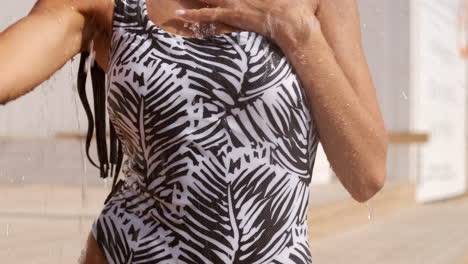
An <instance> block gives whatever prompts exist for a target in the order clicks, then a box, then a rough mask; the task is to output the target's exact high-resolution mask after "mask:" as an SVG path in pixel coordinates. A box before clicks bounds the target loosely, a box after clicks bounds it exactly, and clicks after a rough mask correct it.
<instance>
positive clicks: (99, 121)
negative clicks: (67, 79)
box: [77, 51, 123, 204]
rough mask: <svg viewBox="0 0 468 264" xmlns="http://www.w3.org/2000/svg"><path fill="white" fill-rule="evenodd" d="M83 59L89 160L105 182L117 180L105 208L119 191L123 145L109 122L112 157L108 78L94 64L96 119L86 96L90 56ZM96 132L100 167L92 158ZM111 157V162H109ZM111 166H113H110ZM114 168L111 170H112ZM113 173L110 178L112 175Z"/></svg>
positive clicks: (80, 89)
mask: <svg viewBox="0 0 468 264" xmlns="http://www.w3.org/2000/svg"><path fill="white" fill-rule="evenodd" d="M80 55H81V57H80V66H79V69H78V78H77V82H78V83H77V88H78V95H79V97H80V101H81V103H82V104H83V107H84V110H85V112H86V116H87V118H88V132H87V135H86V156H87V157H88V160H89V161H90V162H91V164H92V165H93V166H94V167H96V168H98V169H99V171H100V177H101V178H103V179H105V178H108V177H111V178H112V177H113V178H114V180H113V181H112V188H111V191H110V193H109V194H108V196H107V197H106V199H105V201H104V204H106V203H107V202H108V201H109V199H110V198H111V197H112V194H114V192H115V191H116V190H117V189H118V185H119V184H120V183H117V178H118V174H119V171H120V167H121V165H122V159H123V152H122V142H120V140H119V139H118V137H117V136H116V133H115V128H114V126H113V125H112V123H111V122H110V121H109V152H110V153H109V154H108V151H107V137H106V74H105V72H104V71H103V70H102V69H101V68H100V67H99V65H97V63H93V64H92V66H91V80H92V85H93V86H92V88H93V98H94V117H93V113H92V111H91V107H90V106H89V102H88V97H87V95H86V79H87V76H88V72H87V71H86V61H87V59H88V58H89V55H90V54H89V52H87V51H84V52H82V53H81V54H80ZM94 128H96V133H95V134H96V147H97V154H98V159H99V165H97V164H96V163H95V162H94V161H93V159H91V157H90V155H89V148H90V143H91V139H92V137H93V132H94ZM108 157H109V158H108ZM109 163H110V164H109ZM109 165H110V166H109ZM109 173H110V175H109Z"/></svg>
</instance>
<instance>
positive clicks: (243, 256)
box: [0, 0, 387, 264]
mask: <svg viewBox="0 0 468 264" xmlns="http://www.w3.org/2000/svg"><path fill="white" fill-rule="evenodd" d="M178 9H182V10H185V14H181V13H183V12H180V11H178V12H177V13H176V12H175V11H176V10H178ZM184 23H189V24H192V25H197V23H199V25H202V26H204V27H206V26H208V25H210V24H215V25H216V29H215V30H211V32H210V33H204V34H203V33H202V34H201V35H200V33H199V32H193V31H191V30H189V29H186V28H185V27H184V26H183V24H184ZM44 29H47V30H44ZM202 31H203V30H202ZM92 41H93V42H92ZM24 43H28V44H29V43H34V45H25V44H24ZM91 43H94V48H95V50H96V61H97V64H98V65H97V66H95V67H93V70H92V74H93V76H94V77H93V80H94V81H93V84H94V90H95V93H94V96H97V97H100V99H99V100H97V101H98V102H101V103H97V104H96V105H95V107H96V108H95V114H96V124H97V125H98V126H100V128H99V131H100V132H99V133H96V134H97V138H98V140H100V141H101V143H100V146H101V147H98V155H99V157H100V163H101V166H100V168H101V175H103V176H106V175H107V173H108V172H109V170H108V167H107V164H108V162H107V151H106V148H105V147H104V146H105V143H103V142H102V141H103V138H104V136H103V135H104V133H103V130H104V129H105V122H104V119H103V117H102V112H103V110H102V107H103V103H102V102H104V101H103V99H102V98H103V96H102V94H104V93H105V95H106V96H105V97H106V98H107V99H108V106H107V110H108V113H109V118H110V121H111V127H110V130H111V138H112V137H114V139H113V140H112V139H111V141H112V142H114V143H112V145H111V149H112V150H111V152H112V153H113V154H111V160H112V162H111V163H112V164H116V165H117V168H116V169H115V171H116V172H118V170H119V168H118V165H119V163H120V161H121V154H122V152H123V153H125V154H126V155H127V156H128V159H126V161H125V162H124V167H123V172H124V174H125V178H124V180H121V181H119V183H117V184H115V186H114V187H115V188H113V191H112V192H111V194H110V195H109V197H108V198H109V199H108V200H106V203H105V207H104V209H103V211H102V212H101V214H100V215H99V217H98V218H97V219H96V221H95V222H94V224H93V227H92V232H91V233H90V236H89V239H88V244H87V248H86V249H87V250H86V253H85V254H84V256H83V259H82V261H83V263H86V264H90V263H111V264H112V263H236V264H238V263H312V256H311V254H310V251H309V244H308V240H307V219H306V216H307V205H308V197H309V184H310V181H311V177H312V175H311V173H312V168H313V164H314V159H315V152H316V147H317V144H318V139H319V135H320V142H321V143H322V145H323V147H324V150H325V153H326V155H327V157H328V160H329V161H330V163H331V165H332V167H333V169H334V171H335V173H336V175H337V177H338V178H339V179H340V181H341V183H342V184H343V186H344V187H345V188H346V189H347V190H348V192H349V193H350V194H351V195H352V197H353V198H354V199H355V200H356V201H358V202H365V201H367V200H369V199H370V198H371V197H372V196H374V195H375V193H377V192H378V191H379V190H380V189H381V188H382V187H383V185H384V182H385V178H386V165H385V164H386V163H385V162H386V153H387V139H386V133H385V128H384V122H383V120H382V116H381V113H380V109H379V106H378V103H377V99H376V94H375V88H374V87H373V84H372V79H371V76H370V73H369V70H368V67H367V63H366V61H365V57H364V54H363V50H362V45H361V36H360V28H359V16H358V10H357V6H356V3H355V1H354V0H345V1H343V0H326V1H324V0H320V1H319V0H296V2H295V3H294V4H292V3H291V1H290V0H275V1H273V2H272V1H263V0H236V1H234V0H199V1H198V0H180V1H173V0H115V1H114V0H102V1H96V0H80V1H74V0H41V1H38V2H37V4H36V5H35V6H34V8H33V9H32V11H31V13H30V14H29V15H28V16H27V17H25V18H23V19H22V20H20V21H18V22H17V23H16V24H14V25H12V26H11V27H10V28H8V29H7V30H6V31H4V32H3V33H2V34H1V35H0V56H1V58H2V60H1V62H0V74H1V75H0V76H1V78H0V89H1V90H0V99H1V100H0V102H1V103H3V104H4V103H6V102H8V101H11V100H14V99H16V98H18V97H19V96H21V95H23V94H25V93H26V92H28V91H30V90H31V89H33V87H36V86H37V85H38V84H40V83H41V82H43V81H44V80H46V79H47V78H48V77H49V76H50V75H51V74H53V73H54V72H55V71H57V70H58V69H59V68H60V67H62V66H63V65H64V64H65V63H66V62H67V61H68V60H69V59H70V58H72V57H73V56H74V55H76V54H78V53H80V52H82V53H83V57H82V63H81V69H83V65H84V59H85V58H86V57H87V55H88V54H89V53H88V52H89V51H90V50H89V48H88V47H89V46H90V44H91ZM18 50H21V52H18ZM57 51H61V52H57ZM6 62H8V63H6ZM104 72H105V73H106V76H107V80H108V82H107V86H105V88H104V83H103V78H102V77H103V74H104ZM79 79H80V87H81V91H82V92H81V93H80V95H81V99H82V101H83V104H84V106H85V108H86V109H87V112H90V109H89V108H88V107H87V101H86V96H83V95H85V94H84V93H83V86H84V82H83V80H85V72H84V71H80V76H79ZM18 80H21V81H18ZM99 107H101V108H99ZM99 109H101V110H99ZM99 112H100V113H101V115H100V117H99V118H97V116H98V115H99ZM98 119H99V120H98ZM90 121H92V119H90ZM92 125H93V123H92V122H90V127H92ZM97 130H98V129H97ZM91 131H92V129H91ZM113 135H114V136H113ZM116 138H117V139H116ZM120 143H121V145H120ZM98 144H99V143H98ZM116 153H117V154H116ZM112 170H113V169H112ZM112 170H111V171H112ZM114 177H116V176H114ZM114 179H116V178H114Z"/></svg>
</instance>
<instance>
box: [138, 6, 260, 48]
mask: <svg viewBox="0 0 468 264" xmlns="http://www.w3.org/2000/svg"><path fill="white" fill-rule="evenodd" d="M142 1H143V16H144V18H145V19H146V21H147V24H148V25H149V27H150V28H155V29H156V30H158V31H160V32H162V33H165V34H168V35H170V36H172V37H176V38H180V39H183V40H209V39H217V38H225V37H233V36H237V35H239V34H247V33H249V34H250V33H254V34H257V35H259V36H261V34H259V33H257V32H255V31H247V30H243V31H233V32H228V33H221V34H216V35H211V36H205V37H187V36H183V35H178V34H174V33H172V32H169V31H166V30H164V29H162V28H161V27H159V26H157V25H156V24H155V23H154V22H153V21H152V20H151V18H150V17H149V15H148V5H147V0H142Z"/></svg>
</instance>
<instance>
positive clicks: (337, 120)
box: [280, 32, 387, 201]
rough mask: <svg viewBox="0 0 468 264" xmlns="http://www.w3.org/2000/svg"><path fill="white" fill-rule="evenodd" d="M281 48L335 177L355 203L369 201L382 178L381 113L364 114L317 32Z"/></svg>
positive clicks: (384, 147)
mask: <svg viewBox="0 0 468 264" xmlns="http://www.w3.org/2000/svg"><path fill="white" fill-rule="evenodd" d="M280 46H281V48H282V50H283V51H284V53H285V55H286V56H287V57H288V59H289V60H290V62H291V64H292V65H293V67H294V69H295V71H296V73H297V74H298V76H299V78H300V80H301V83H302V84H303V87H304V89H305V92H306V94H307V95H308V98H309V101H310V102H311V111H312V114H313V116H314V120H315V125H316V127H317V129H318V132H319V137H320V141H321V143H322V145H323V147H324V151H325V153H326V155H327V157H328V160H329V161H330V163H331V165H332V167H333V169H334V171H335V173H336V175H337V177H338V178H339V179H340V181H341V182H342V183H343V185H344V186H345V188H346V189H347V190H348V191H349V192H350V193H351V195H352V196H353V197H354V198H355V199H356V200H358V201H366V200H368V199H369V198H370V197H372V196H373V195H374V194H375V193H376V192H377V191H379V190H380V189H381V188H382V186H383V184H384V182H385V178H386V165H385V164H386V156H387V154H386V153H387V135H386V131H385V128H384V125H383V122H379V120H380V118H379V116H378V115H379V114H380V113H373V112H372V111H371V110H370V109H366V108H365V106H364V104H363V103H362V102H361V100H360V98H359V97H358V95H357V94H356V92H355V91H354V89H353V87H352V86H351V84H350V82H349V81H348V79H347V77H346V76H345V74H344V72H343V70H342V69H341V67H340V65H339V64H338V62H337V60H336V58H335V56H334V54H333V50H332V49H331V48H330V46H329V45H328V43H327V41H326V39H325V37H324V36H323V34H322V33H321V32H314V34H311V35H309V36H308V38H307V39H302V40H301V41H296V42H294V41H289V42H287V43H284V44H280Z"/></svg>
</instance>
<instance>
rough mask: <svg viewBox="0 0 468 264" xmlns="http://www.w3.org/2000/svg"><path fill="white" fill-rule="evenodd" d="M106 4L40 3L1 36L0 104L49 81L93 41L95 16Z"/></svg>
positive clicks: (48, 0)
mask: <svg viewBox="0 0 468 264" xmlns="http://www.w3.org/2000/svg"><path fill="white" fill-rule="evenodd" d="M103 1H104V0H102V1H101V0H95V1H94V0H80V1H76V0H38V1H37V2H36V4H35V5H34V7H33V8H32V10H31V12H30V13H29V14H28V15H27V16H26V17H24V18H22V19H20V20H19V21H17V22H16V23H15V24H13V25H11V26H10V27H8V28H7V29H6V30H5V31H3V32H1V33H0V104H6V103H7V102H9V101H12V100H14V99H16V98H18V97H20V96H22V95H24V94H26V93H28V92H30V91H31V90H33V89H34V87H36V86H37V85H39V84H40V83H42V82H43V81H45V80H47V79H48V78H49V77H50V76H51V75H52V74H54V73H55V72H56V71H57V70H59V69H60V68H61V67H62V66H63V65H65V63H66V62H67V61H68V60H70V59H71V58H72V57H73V56H75V55H76V54H77V53H79V52H81V51H83V50H86V49H87V47H88V43H89V42H90V40H91V39H92V37H93V33H94V31H95V28H96V27H95V25H93V19H92V18H93V12H94V10H96V8H97V7H98V6H99V5H98V4H97V3H99V2H103Z"/></svg>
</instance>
